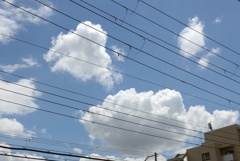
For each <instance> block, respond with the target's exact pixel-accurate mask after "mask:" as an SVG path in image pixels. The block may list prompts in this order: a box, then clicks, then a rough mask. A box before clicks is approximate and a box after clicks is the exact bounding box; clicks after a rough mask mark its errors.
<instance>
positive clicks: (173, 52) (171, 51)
mask: <svg viewBox="0 0 240 161" xmlns="http://www.w3.org/2000/svg"><path fill="white" fill-rule="evenodd" d="M80 1H81V2H83V3H84V4H87V5H89V6H91V7H93V8H94V9H96V10H98V11H100V12H102V13H104V14H107V15H108V16H110V17H112V18H113V19H115V20H116V19H118V18H117V17H115V16H113V15H111V14H110V13H107V12H106V11H104V10H101V9H100V8H98V7H96V6H93V5H92V4H90V3H88V2H85V1H84V0H80ZM72 3H74V4H76V5H78V6H79V7H81V8H84V9H86V10H88V11H89V12H92V13H94V14H95V15H98V16H99V17H102V18H103V19H105V20H107V21H109V22H111V23H113V24H115V25H118V24H117V23H115V22H114V21H112V20H110V19H109V18H106V17H104V16H102V15H100V14H99V13H97V12H94V11H92V10H90V9H89V8H87V7H85V6H83V5H81V4H79V3H76V2H74V1H72ZM119 21H121V20H120V19H119ZM123 23H124V24H127V25H128V26H130V27H132V28H134V29H137V30H139V31H141V32H142V33H144V34H147V35H149V36H151V37H153V38H155V39H157V40H159V41H161V42H163V43H165V44H167V45H169V46H171V47H173V48H175V49H178V50H179V51H182V52H184V53H186V54H188V55H190V56H192V57H195V58H197V59H199V60H201V61H203V62H205V63H207V64H209V65H212V66H214V67H216V68H218V69H220V70H221V71H223V72H224V73H229V74H231V75H232V76H236V77H238V78H240V76H239V75H236V74H235V73H233V72H231V71H229V70H226V69H224V68H222V67H220V66H218V65H215V64H213V63H211V62H209V61H207V60H205V59H203V58H201V57H199V56H197V55H195V54H191V53H190V52H188V51H185V50H183V49H181V48H179V47H177V46H175V45H173V44H171V43H169V42H167V41H165V40H163V39H161V38H159V37H157V36H155V35H153V34H151V33H148V32H147V31H145V30H142V29H140V28H139V27H137V26H134V25H132V24H130V23H128V22H123ZM83 24H84V23H83ZM118 26H119V25H118ZM119 27H122V28H123V29H125V30H127V31H129V32H131V33H133V34H135V35H137V36H139V37H141V38H144V40H147V41H149V42H151V43H153V44H155V45H157V46H159V47H162V48H163V49H165V50H167V51H170V53H172V54H175V55H177V56H180V57H182V58H184V59H186V60H188V61H191V62H193V63H195V64H197V65H199V66H201V67H203V68H205V69H208V70H210V71H212V72H215V73H217V74H219V75H222V74H221V73H219V72H217V71H215V70H213V69H211V68H209V67H207V66H204V65H202V64H199V63H198V62H196V61H194V60H192V59H190V58H188V57H186V56H184V55H182V54H179V53H177V52H175V51H173V50H171V49H169V48H167V47H165V46H163V45H161V44H159V43H157V42H156V41H154V40H151V39H149V38H147V37H144V36H143V35H140V34H139V33H137V32H135V31H133V30H131V29H129V28H126V27H124V26H119ZM222 76H224V77H227V76H225V75H222Z"/></svg>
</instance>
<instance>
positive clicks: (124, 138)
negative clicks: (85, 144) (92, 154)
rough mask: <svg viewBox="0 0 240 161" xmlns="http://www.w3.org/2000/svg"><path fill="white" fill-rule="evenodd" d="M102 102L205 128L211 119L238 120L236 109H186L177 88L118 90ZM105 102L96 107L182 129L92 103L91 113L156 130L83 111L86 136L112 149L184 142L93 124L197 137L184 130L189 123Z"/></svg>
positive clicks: (173, 146) (163, 147)
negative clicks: (95, 105)
mask: <svg viewBox="0 0 240 161" xmlns="http://www.w3.org/2000/svg"><path fill="white" fill-rule="evenodd" d="M105 101H106V102H114V103H115V104H119V105H124V106H127V107H134V108H136V109H138V110H142V111H148V112H150V113H153V114H158V115H160V116H164V117H169V118H171V119H177V120H180V121H184V122H189V123H191V124H196V125H201V126H205V127H207V124H208V122H210V121H211V122H212V124H213V127H214V128H219V127H222V126H226V125H230V124H234V123H237V122H238V119H239V113H238V111H221V110H215V111H214V112H213V114H212V113H210V112H208V111H207V110H206V108H205V107H204V106H192V107H190V108H189V109H188V110H187V109H186V108H185V106H184V103H183V99H182V96H181V94H180V93H179V92H177V91H174V90H169V89H165V90H161V91H158V92H156V93H154V92H153V91H148V92H140V93H138V92H136V90H135V89H129V90H125V91H119V92H118V93H117V94H116V95H109V96H108V97H106V99H105ZM106 102H104V103H103V104H102V105H99V106H103V107H105V108H109V109H112V110H116V111H120V112H124V113H128V114H133V115H137V116H140V117H142V118H149V119H154V120H156V121H158V122H163V123H167V124H172V125H174V126H181V127H183V128H176V127H173V126H168V125H166V124H165V125H164V124H159V123H156V122H150V121H147V120H144V119H139V118H133V117H131V116H126V115H123V114H120V113H117V112H111V111H107V110H104V109H101V108H97V107H94V106H92V107H90V108H89V111H90V112H93V113H100V114H103V115H107V116H110V117H114V118H119V119H124V120H126V121H133V122H136V123H140V124H145V125H149V126H153V127H155V129H153V128H149V127H144V126H139V125H136V124H130V123H126V122H122V121H119V120H115V119H111V118H106V117H102V116H99V115H97V114H92V113H84V114H83V115H82V118H83V119H85V120H89V121H92V123H90V122H85V121H81V123H82V124H83V125H84V127H85V129H86V131H87V132H88V133H89V137H90V138H91V139H92V140H100V141H101V142H102V143H103V144H104V145H108V146H110V147H113V148H120V149H128V150H130V149H134V150H136V151H138V150H139V151H142V150H144V151H153V152H163V151H176V150H177V149H181V148H183V147H184V146H186V145H185V144H184V143H180V142H176V141H171V140H166V139H161V138H154V137H150V136H145V135H141V134H137V133H131V132H127V131H123V130H118V129H114V128H110V127H107V126H101V125H98V124H96V123H94V122H100V123H103V124H107V125H110V126H116V127H121V128H126V129H130V130H134V131H138V132H143V133H149V134H151V135H156V136H159V137H165V138H169V139H175V140H181V141H189V140H190V141H192V142H194V141H195V139H193V138H190V137H189V136H184V135H180V134H176V133H171V132H167V131H160V130H157V129H156V128H161V129H166V130H170V131H174V132H179V133H183V134H188V135H194V136H196V135H197V133H195V132H193V131H189V130H186V128H193V127H192V126H190V125H189V124H183V123H182V122H176V121H173V120H169V119H165V118H163V117H154V116H152V115H149V114H146V113H142V112H139V111H136V110H135V111H134V110H131V109H129V108H123V107H121V106H117V105H112V104H109V103H106ZM196 116H197V117H196ZM219 117H221V118H219ZM218 119H220V120H221V119H222V121H219V120H218ZM217 120H218V122H217ZM201 126H199V127H195V130H203V129H202V128H201ZM204 130H206V129H204Z"/></svg>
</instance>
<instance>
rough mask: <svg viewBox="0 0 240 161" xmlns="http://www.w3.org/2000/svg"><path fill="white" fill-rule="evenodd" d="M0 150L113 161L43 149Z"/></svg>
mask: <svg viewBox="0 0 240 161" xmlns="http://www.w3.org/2000/svg"><path fill="white" fill-rule="evenodd" d="M10 145H11V144H10ZM0 148H4V149H10V150H18V151H31V152H37V153H44V154H51V155H58V156H67V157H74V158H85V159H90V160H99V161H115V160H113V159H107V158H105V159H103V158H97V157H90V156H84V155H77V154H71V153H64V152H56V151H49V150H44V149H33V148H28V147H23V146H22V147H8V146H3V145H0Z"/></svg>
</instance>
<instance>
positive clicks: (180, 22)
mask: <svg viewBox="0 0 240 161" xmlns="http://www.w3.org/2000/svg"><path fill="white" fill-rule="evenodd" d="M140 1H141V2H142V3H143V4H145V5H147V6H149V7H150V8H152V9H154V10H156V11H158V12H160V13H161V14H163V15H165V16H167V17H169V18H171V19H172V20H174V21H176V22H178V23H179V24H181V25H183V26H185V27H187V28H189V29H191V30H193V31H195V32H197V33H198V34H201V35H202V36H204V37H206V38H207V39H209V40H211V41H213V42H215V43H217V44H218V45H220V46H222V47H224V48H226V49H228V50H229V51H231V52H233V53H235V54H237V55H240V53H239V52H237V51H235V50H233V49H232V48H230V47H228V46H226V45H224V44H223V43H220V42H219V41H217V40H215V39H213V38H211V37H209V36H207V35H205V34H203V33H202V32H199V31H198V30H196V29H194V28H192V27H190V26H189V25H187V24H185V23H184V22H182V21H180V20H178V19H177V18H174V17H173V16H171V15H169V14H167V13H166V12H164V11H161V10H160V9H158V8H156V7H154V6H153V5H151V4H149V3H147V2H145V1H143V0H140Z"/></svg>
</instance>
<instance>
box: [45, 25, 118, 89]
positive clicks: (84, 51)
mask: <svg viewBox="0 0 240 161" xmlns="http://www.w3.org/2000/svg"><path fill="white" fill-rule="evenodd" d="M84 24H87V25H88V26H92V27H93V28H96V29H97V30H99V31H101V32H104V33H106V31H103V29H102V27H101V26H100V25H95V24H92V23H91V22H89V21H86V22H84ZM84 24H79V25H78V26H77V28H76V30H75V31H73V32H75V33H77V34H79V35H82V36H83V37H86V38H87V39H90V40H92V41H94V42H97V43H98V44H101V45H104V46H105V44H106V42H107V36H106V35H105V34H102V33H100V32H99V31H96V30H94V29H92V28H90V27H87V26H85V25H84ZM51 50H53V51H61V52H62V53H66V54H69V55H70V56H71V57H76V58H79V59H82V60H84V61H88V62H91V63H93V64H97V65H99V66H101V67H103V68H101V67H98V66H94V65H91V64H88V63H85V62H83V61H79V60H76V59H73V58H69V57H66V56H63V55H60V54H57V53H54V52H52V51H51ZM51 50H49V51H48V53H47V54H45V55H44V59H45V60H46V61H47V62H54V64H53V66H52V67H51V70H52V71H53V72H66V73H69V74H71V75H72V76H74V77H75V78H77V79H79V80H82V81H88V80H95V81H96V82H97V83H99V84H101V85H102V86H104V87H106V88H107V89H108V90H110V89H112V88H113V86H114V84H115V83H120V82H121V81H122V75H120V74H117V73H114V72H112V71H109V70H107V69H105V68H109V69H114V67H113V65H112V60H111V57H110V56H109V55H108V53H107V52H106V50H105V48H102V47H100V46H99V45H96V44H94V43H92V42H90V41H88V40H85V39H83V38H81V37H79V36H77V35H75V34H73V33H72V32H68V33H67V34H63V33H60V34H59V35H58V36H57V37H56V38H53V40H52V47H51Z"/></svg>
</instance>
